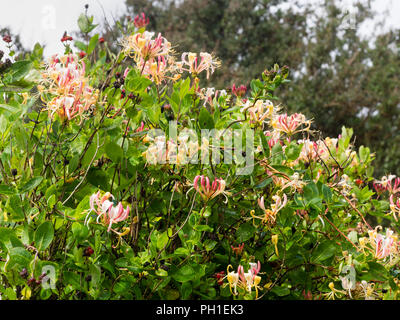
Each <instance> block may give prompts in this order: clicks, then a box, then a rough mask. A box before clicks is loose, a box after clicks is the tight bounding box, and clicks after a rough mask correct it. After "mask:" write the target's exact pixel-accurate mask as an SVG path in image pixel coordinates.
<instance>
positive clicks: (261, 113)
mask: <svg viewBox="0 0 400 320" xmlns="http://www.w3.org/2000/svg"><path fill="white" fill-rule="evenodd" d="M278 109H279V108H278V107H274V105H273V104H272V102H271V101H269V100H266V101H264V100H257V101H256V102H255V103H254V104H251V102H250V100H247V101H246V103H245V104H244V106H243V107H242V108H241V109H240V112H248V113H249V116H250V123H259V124H262V123H263V122H264V121H265V120H266V119H271V118H272V117H273V116H274V115H275V113H276V112H277V111H278Z"/></svg>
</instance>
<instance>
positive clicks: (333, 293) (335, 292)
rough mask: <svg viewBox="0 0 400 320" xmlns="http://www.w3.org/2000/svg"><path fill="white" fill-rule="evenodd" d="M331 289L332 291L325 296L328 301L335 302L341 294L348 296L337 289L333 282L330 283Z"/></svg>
mask: <svg viewBox="0 0 400 320" xmlns="http://www.w3.org/2000/svg"><path fill="white" fill-rule="evenodd" d="M329 289H330V290H331V291H330V292H328V293H325V294H324V296H325V297H326V299H328V300H335V297H336V296H339V295H340V294H346V292H345V291H342V290H338V289H335V284H334V283H333V282H331V283H329Z"/></svg>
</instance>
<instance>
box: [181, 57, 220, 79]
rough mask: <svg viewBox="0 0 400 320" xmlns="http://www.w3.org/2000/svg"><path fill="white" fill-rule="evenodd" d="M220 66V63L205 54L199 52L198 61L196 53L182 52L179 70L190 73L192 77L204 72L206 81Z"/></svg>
mask: <svg viewBox="0 0 400 320" xmlns="http://www.w3.org/2000/svg"><path fill="white" fill-rule="evenodd" d="M220 65H221V62H220V61H219V60H218V59H216V58H214V57H213V56H212V55H211V54H209V53H207V52H200V61H199V58H198V57H197V53H193V52H184V53H183V54H182V57H181V62H180V64H179V66H180V69H181V70H183V71H187V72H190V73H191V74H192V75H193V76H194V77H197V75H198V74H199V73H201V72H202V71H206V73H207V79H208V78H209V77H210V74H212V73H214V71H215V69H216V68H218V67H219V66H220Z"/></svg>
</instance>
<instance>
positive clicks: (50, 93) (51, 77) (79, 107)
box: [38, 54, 98, 120]
mask: <svg viewBox="0 0 400 320" xmlns="http://www.w3.org/2000/svg"><path fill="white" fill-rule="evenodd" d="M87 82H88V80H87V79H86V78H85V63H84V62H83V61H82V60H79V59H78V57H77V56H76V55H73V54H69V55H63V56H59V55H54V56H53V57H51V59H50V61H49V62H48V64H47V66H46V69H45V71H44V72H43V73H42V81H41V84H40V85H39V86H38V89H39V91H40V92H41V96H42V100H43V101H45V102H46V104H47V108H46V110H48V111H49V115H50V116H51V117H53V116H54V114H55V113H57V114H58V115H59V116H60V118H61V119H65V118H67V119H68V120H71V119H73V118H75V117H76V116H78V115H79V116H81V118H82V117H83V115H84V112H85V111H87V110H88V109H89V108H90V107H91V106H92V105H94V104H95V103H96V102H97V100H98V90H94V89H93V88H92V87H91V86H89V85H87ZM50 97H51V99H50V100H48V99H49V98H50Z"/></svg>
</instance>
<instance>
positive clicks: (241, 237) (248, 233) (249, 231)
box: [236, 223, 256, 242]
mask: <svg viewBox="0 0 400 320" xmlns="http://www.w3.org/2000/svg"><path fill="white" fill-rule="evenodd" d="M255 231H256V229H255V227H254V226H253V224H252V223H244V224H242V225H241V226H240V227H239V228H238V229H237V231H236V236H237V239H238V241H239V242H245V241H247V240H249V239H250V238H251V237H252V236H254V233H255Z"/></svg>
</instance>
